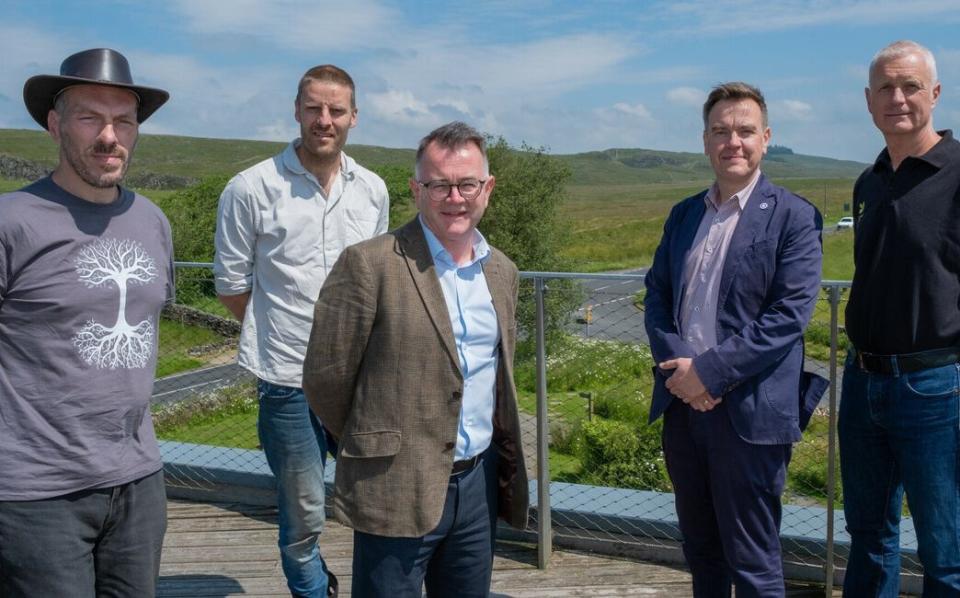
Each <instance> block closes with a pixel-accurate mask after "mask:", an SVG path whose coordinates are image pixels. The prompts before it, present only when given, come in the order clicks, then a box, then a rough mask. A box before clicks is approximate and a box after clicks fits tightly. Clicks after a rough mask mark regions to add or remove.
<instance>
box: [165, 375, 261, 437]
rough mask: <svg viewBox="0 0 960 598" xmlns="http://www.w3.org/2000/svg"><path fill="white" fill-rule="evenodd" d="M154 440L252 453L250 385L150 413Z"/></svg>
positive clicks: (253, 428)
mask: <svg viewBox="0 0 960 598" xmlns="http://www.w3.org/2000/svg"><path fill="white" fill-rule="evenodd" d="M153 423H154V428H155V430H156V433H157V437H158V438H160V439H162V440H175V441H178V442H190V443H194V444H208V445H213V446H223V447H231V448H245V449H256V448H259V446H260V441H259V439H258V438H257V398H256V388H255V386H254V383H253V382H244V383H240V384H235V385H233V386H229V387H226V388H222V389H220V390H219V391H217V392H216V393H214V394H211V395H207V396H205V397H201V398H198V399H194V400H191V401H184V402H181V403H177V404H175V405H173V406H169V407H160V408H158V409H156V410H155V411H154V413H153Z"/></svg>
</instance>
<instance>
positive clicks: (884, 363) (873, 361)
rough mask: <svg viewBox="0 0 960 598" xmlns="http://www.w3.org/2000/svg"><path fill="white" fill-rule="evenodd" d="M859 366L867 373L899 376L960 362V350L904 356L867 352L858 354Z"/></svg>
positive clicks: (936, 350)
mask: <svg viewBox="0 0 960 598" xmlns="http://www.w3.org/2000/svg"><path fill="white" fill-rule="evenodd" d="M856 360H857V365H858V366H860V369H861V370H863V371H865V372H870V373H873V374H886V375H888V376H899V375H900V374H909V373H910V372H916V371H919V370H926V369H929V368H936V367H940V366H944V365H950V364H951V363H957V362H960V349H957V348H948V349H934V350H932V351H920V352H919V353H905V354H903V355H876V354H874V353H867V352H865V351H857V352H856Z"/></svg>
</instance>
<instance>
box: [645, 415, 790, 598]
mask: <svg viewBox="0 0 960 598" xmlns="http://www.w3.org/2000/svg"><path fill="white" fill-rule="evenodd" d="M663 452H664V456H665V457H666V463H667V471H668V472H669V474H670V479H671V481H672V482H673V487H674V492H675V496H676V508H677V517H678V519H679V522H680V532H681V534H682V535H683V554H684V556H685V557H686V560H687V564H688V565H689V567H690V572H691V573H692V575H693V594H694V596H696V597H697V598H707V597H710V598H713V597H717V598H727V597H729V596H730V587H731V584H733V585H734V586H736V589H737V598H749V597H752V596H763V597H782V596H783V595H784V592H785V590H784V585H783V564H782V560H781V553H780V517H781V507H780V495H781V494H782V493H783V486H784V483H785V481H786V472H787V465H788V464H789V462H790V454H791V446H790V445H789V444H775V445H757V444H750V443H748V442H746V441H744V440H743V439H742V438H740V437H739V436H738V435H737V433H736V431H735V430H734V429H733V426H732V425H731V423H730V418H729V417H728V415H727V413H726V408H725V407H724V405H723V404H721V405H720V406H719V407H717V408H716V409H714V410H712V411H709V412H706V413H700V412H697V411H694V410H693V409H691V408H689V407H688V406H686V405H685V404H684V403H682V402H681V401H679V400H677V401H673V402H672V403H671V405H670V407H669V408H668V409H667V412H666V413H665V414H664V424H663Z"/></svg>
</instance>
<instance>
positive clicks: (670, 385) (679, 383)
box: [657, 357, 723, 411]
mask: <svg viewBox="0 0 960 598" xmlns="http://www.w3.org/2000/svg"><path fill="white" fill-rule="evenodd" d="M657 367H659V368H660V369H661V370H674V372H673V374H671V375H670V377H669V378H667V390H669V391H670V392H671V393H672V394H673V396H675V397H677V398H678V399H680V400H681V401H683V402H684V403H686V404H687V405H690V407H692V408H693V409H696V410H697V411H710V410H711V409H713V408H714V407H716V406H717V405H719V404H720V401H722V400H723V399H722V398H721V399H715V398H713V397H711V396H710V393H708V392H707V388H706V387H705V386H704V385H703V382H701V381H700V376H698V375H697V370H696V369H695V368H694V367H693V360H692V359H690V358H689V357H678V358H676V359H668V360H666V361H663V362H661V363H659V364H658V365H657Z"/></svg>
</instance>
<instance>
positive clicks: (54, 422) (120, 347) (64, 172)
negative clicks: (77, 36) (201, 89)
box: [0, 49, 174, 598]
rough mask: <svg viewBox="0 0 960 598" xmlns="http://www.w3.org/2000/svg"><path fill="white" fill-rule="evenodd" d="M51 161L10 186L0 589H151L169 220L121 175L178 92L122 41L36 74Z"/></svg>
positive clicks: (162, 513) (5, 213)
mask: <svg viewBox="0 0 960 598" xmlns="http://www.w3.org/2000/svg"><path fill="white" fill-rule="evenodd" d="M23 96H24V101H25V103H26V106H27V109H28V110H29V111H30V114H31V115H32V116H33V118H34V119H35V120H36V121H37V122H38V123H39V124H40V125H41V126H42V127H44V128H45V129H47V130H48V131H49V133H50V136H51V137H52V138H53V139H54V141H56V142H57V144H58V145H59V152H60V160H59V163H58V164H57V167H56V169H55V170H54V171H53V173H52V174H51V175H50V176H48V177H45V178H43V179H41V180H39V181H37V182H35V183H33V184H31V185H28V186H27V187H25V188H23V189H21V190H19V191H16V192H13V193H8V194H5V195H2V196H0V596H4V597H7V598H9V597H18V596H84V597H87V596H90V597H92V596H138V597H139V596H153V595H154V594H155V593H156V580H157V574H158V571H159V567H160V549H161V545H162V543H163V534H164V531H165V529H166V497H165V493H164V484H163V473H162V463H161V461H160V454H159V450H158V448H157V442H156V438H155V437H154V432H153V425H152V423H151V419H150V405H149V400H150V394H151V390H152V385H153V377H154V369H155V366H156V359H157V324H158V319H159V315H160V310H161V309H162V308H163V306H164V304H165V303H167V302H169V301H171V300H172V298H173V289H174V283H173V261H172V253H173V249H172V243H171V238H170V225H169V224H168V222H167V219H166V218H165V217H164V215H163V213H162V212H161V211H160V210H159V209H158V208H157V207H156V206H155V205H153V204H152V203H150V201H149V200H147V199H146V198H145V197H142V196H140V195H138V194H136V193H134V192H132V191H130V190H129V189H124V188H122V187H120V186H119V183H120V181H121V180H122V179H123V176H124V173H126V171H127V167H128V166H129V164H130V159H131V157H132V154H133V149H134V147H135V146H136V143H137V134H138V127H139V124H140V123H141V122H143V121H144V120H146V118H147V117H149V116H150V115H151V114H152V113H153V112H154V111H155V110H156V109H157V108H159V107H160V106H161V105H162V104H163V103H164V102H165V101H166V100H167V98H168V97H169V96H168V94H167V92H165V91H162V90H159V89H153V88H149V87H143V86H139V85H135V84H134V83H133V80H132V78H131V76H130V68H129V65H128V64H127V60H126V59H125V58H124V57H123V56H122V55H120V54H119V53H117V52H116V51H114V50H108V49H96V50H86V51H84V52H79V53H77V54H74V55H72V56H70V57H69V58H67V59H66V60H64V62H63V64H62V65H61V67H60V75H59V76H48V75H41V76H36V77H32V78H30V79H29V80H27V82H26V84H25V85H24V88H23Z"/></svg>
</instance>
